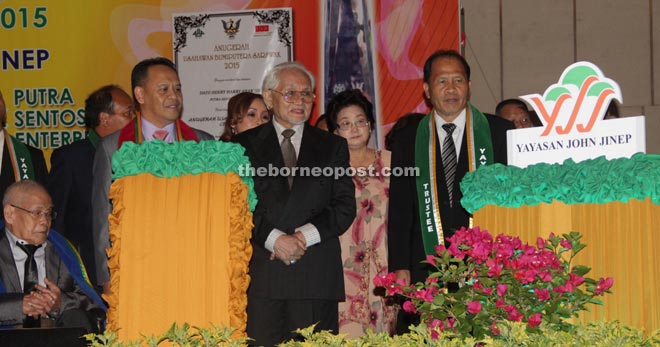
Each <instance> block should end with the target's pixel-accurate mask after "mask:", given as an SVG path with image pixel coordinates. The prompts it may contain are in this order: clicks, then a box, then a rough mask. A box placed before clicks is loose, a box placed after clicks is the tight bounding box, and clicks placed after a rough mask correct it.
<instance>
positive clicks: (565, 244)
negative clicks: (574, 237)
mask: <svg viewBox="0 0 660 347" xmlns="http://www.w3.org/2000/svg"><path fill="white" fill-rule="evenodd" d="M559 244H560V245H561V246H562V247H564V248H566V249H573V245H571V242H570V241H568V240H566V239H562V240H561V241H559Z"/></svg>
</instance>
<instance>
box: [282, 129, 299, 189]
mask: <svg viewBox="0 0 660 347" xmlns="http://www.w3.org/2000/svg"><path fill="white" fill-rule="evenodd" d="M295 133H296V131H295V130H293V129H285V130H284V131H282V136H283V137H284V139H283V140H282V143H281V144H280V145H281V147H282V157H283V158H284V165H285V166H286V167H288V168H293V167H295V166H296V161H297V160H296V149H295V148H293V143H291V136H293V134H295ZM290 173H291V172H290ZM287 179H288V181H289V189H291V186H293V175H292V174H290V175H289V177H287Z"/></svg>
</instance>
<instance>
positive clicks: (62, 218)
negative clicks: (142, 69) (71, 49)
mask: <svg viewBox="0 0 660 347" xmlns="http://www.w3.org/2000/svg"><path fill="white" fill-rule="evenodd" d="M133 118H135V106H134V105H133V100H132V99H131V97H130V96H129V95H128V94H126V92H125V91H123V90H122V89H121V88H119V87H118V86H116V85H107V86H103V87H101V88H99V89H97V90H95V91H94V92H92V93H91V94H90V95H89V96H88V97H87V99H86V100H85V125H86V126H87V129H88V131H87V137H86V138H84V139H82V140H78V141H76V142H73V143H71V144H68V145H65V146H62V147H60V148H58V149H56V150H55V151H53V154H52V155H51V157H50V174H49V175H48V191H49V192H50V195H51V196H52V198H53V204H54V205H55V211H56V212H57V218H56V219H55V220H54V221H53V229H55V230H57V231H58V232H59V233H60V234H62V235H63V236H64V237H66V238H67V239H69V240H70V241H71V243H72V244H73V245H74V247H76V248H77V249H78V252H79V253H80V257H81V258H82V260H83V263H84V264H85V267H86V268H87V269H90V270H94V269H95V268H96V266H95V262H94V242H93V239H92V208H91V201H92V165H93V163H94V153H95V151H96V145H97V144H98V142H99V140H100V139H101V138H103V137H106V136H107V135H110V134H112V133H114V132H115V131H117V130H119V129H121V128H123V127H124V126H125V125H126V124H128V122H130V121H131V120H132V119H133ZM89 277H90V281H91V282H92V283H97V282H96V273H95V271H91V272H90V273H89Z"/></svg>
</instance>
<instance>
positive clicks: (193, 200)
mask: <svg viewBox="0 0 660 347" xmlns="http://www.w3.org/2000/svg"><path fill="white" fill-rule="evenodd" d="M247 191H248V189H247V186H245V184H243V182H242V181H241V179H240V177H239V176H238V175H236V174H234V173H230V174H228V175H227V176H225V175H221V174H217V173H202V174H199V175H184V176H181V177H173V178H157V177H155V176H153V175H151V174H148V173H143V174H139V175H136V176H128V177H123V178H120V179H118V180H117V181H115V182H114V183H113V185H112V187H111V190H110V198H111V199H112V200H113V207H114V209H113V213H112V215H111V216H110V239H111V241H112V248H111V249H110V251H109V256H110V261H109V267H110V270H111V288H112V295H110V296H107V297H106V300H107V301H108V303H109V306H110V309H109V310H108V328H109V329H111V330H113V331H117V333H118V335H119V338H121V339H122V340H123V341H127V340H134V339H137V338H140V337H141V334H145V335H147V336H148V335H150V334H161V333H163V332H164V331H166V330H167V329H168V328H169V327H170V325H171V324H172V323H174V322H177V323H179V324H182V323H190V324H191V325H196V326H201V327H208V326H210V325H211V323H214V324H217V325H220V326H223V325H224V326H232V327H234V328H237V329H238V332H237V334H241V335H244V334H245V325H246V321H247V314H246V312H245V309H246V305H247V296H246V291H247V287H248V285H249V277H248V274H247V273H248V262H249V260H250V257H251V255H252V248H251V246H250V243H249V239H250V236H251V230H252V214H251V213H250V211H249V209H248V204H247Z"/></svg>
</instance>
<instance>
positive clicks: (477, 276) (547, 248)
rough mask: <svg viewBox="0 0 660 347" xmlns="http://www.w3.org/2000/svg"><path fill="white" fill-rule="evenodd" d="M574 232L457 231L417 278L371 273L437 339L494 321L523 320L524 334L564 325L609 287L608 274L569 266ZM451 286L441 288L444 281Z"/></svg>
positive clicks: (476, 332)
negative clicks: (530, 240) (525, 235)
mask: <svg viewBox="0 0 660 347" xmlns="http://www.w3.org/2000/svg"><path fill="white" fill-rule="evenodd" d="M581 237H582V236H581V235H580V234H579V233H577V232H571V233H569V234H564V235H562V237H559V236H555V235H554V234H551V235H550V236H549V237H548V239H543V238H540V237H539V238H538V239H537V241H536V245H535V246H532V245H528V244H523V243H522V241H521V240H520V239H519V238H517V237H511V236H506V235H503V234H500V235H498V236H496V237H495V238H493V236H492V235H491V234H490V233H489V232H488V231H486V230H483V231H482V230H480V229H479V228H478V227H475V228H473V229H465V228H463V229H461V230H458V231H457V232H456V233H455V234H454V235H453V236H452V237H450V238H448V241H449V242H450V246H449V248H448V249H446V248H445V247H444V246H442V245H440V246H437V247H436V254H435V255H429V256H427V258H426V263H428V264H429V265H431V267H432V268H434V269H435V270H434V271H433V272H431V273H430V274H429V276H428V278H427V279H426V281H425V282H423V283H422V282H420V283H416V284H411V285H405V284H404V283H402V282H401V281H400V280H399V281H397V279H396V275H395V274H394V273H389V274H387V275H385V276H379V277H376V278H374V283H375V284H376V285H377V286H381V287H385V288H386V290H387V294H388V295H392V296H393V295H402V296H403V297H405V298H406V301H405V302H404V304H403V309H404V310H405V311H407V312H409V313H417V314H419V315H420V316H421V319H422V320H423V322H425V323H426V325H427V326H428V327H429V328H430V329H431V334H432V336H435V337H437V336H438V335H439V333H440V332H441V331H443V330H452V331H454V332H456V333H457V334H458V335H460V336H470V335H471V336H474V337H476V338H481V337H483V336H484V335H486V336H497V335H500V334H501V332H500V330H499V328H498V323H499V322H503V321H513V322H523V323H526V326H527V330H528V331H530V332H540V331H541V330H540V329H539V325H541V323H544V324H545V325H546V327H548V328H550V329H557V330H562V331H568V330H571V329H572V327H573V326H572V325H571V324H570V323H568V322H566V320H565V319H566V318H569V317H571V316H577V314H578V312H580V311H582V310H586V305H587V304H588V303H595V304H601V303H602V302H600V301H599V300H598V299H597V297H598V296H600V295H603V294H604V293H607V292H610V288H611V287H612V284H613V279H612V278H600V279H599V280H598V281H596V280H594V279H591V278H588V277H585V275H586V274H587V273H588V272H589V271H590V268H589V267H586V266H580V265H574V264H572V261H573V259H574V257H575V256H576V255H577V254H578V253H579V252H580V251H581V250H582V249H583V248H584V247H585V245H583V244H582V243H580V238H581ZM448 283H453V284H457V285H458V289H457V290H455V291H454V290H451V291H450V290H448V289H447V286H446V284H448Z"/></svg>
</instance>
